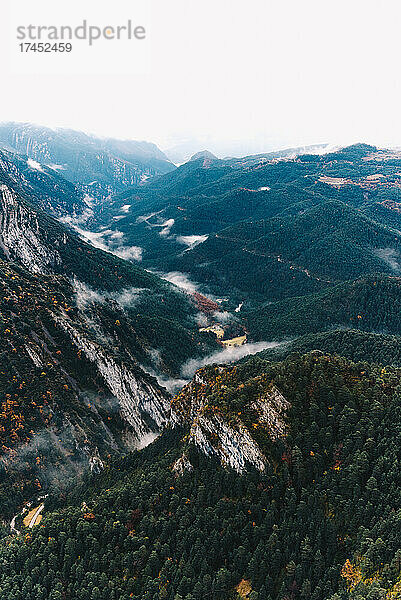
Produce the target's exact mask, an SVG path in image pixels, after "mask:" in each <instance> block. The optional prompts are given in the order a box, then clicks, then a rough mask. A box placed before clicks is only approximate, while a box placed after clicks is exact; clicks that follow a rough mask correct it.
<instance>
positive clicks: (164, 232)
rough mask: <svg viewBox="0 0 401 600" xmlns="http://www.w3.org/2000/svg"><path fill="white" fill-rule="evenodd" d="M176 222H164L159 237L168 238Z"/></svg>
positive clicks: (172, 220) (170, 220)
mask: <svg viewBox="0 0 401 600" xmlns="http://www.w3.org/2000/svg"><path fill="white" fill-rule="evenodd" d="M174 223H175V221H174V219H167V221H164V223H162V224H161V225H160V227H161V228H162V229H161V230H160V232H159V235H161V236H162V237H167V236H168V235H169V233H170V231H171V229H172V227H173V225H174Z"/></svg>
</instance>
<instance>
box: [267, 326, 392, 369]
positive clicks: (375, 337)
mask: <svg viewBox="0 0 401 600" xmlns="http://www.w3.org/2000/svg"><path fill="white" fill-rule="evenodd" d="M312 350H319V351H321V352H324V353H328V354H336V355H337V356H344V357H345V358H348V359H349V360H352V361H354V362H359V361H368V362H371V363H381V364H382V365H391V366H393V367H401V336H399V335H388V334H382V333H371V332H366V331H360V330H357V329H335V330H329V331H323V332H319V333H309V334H306V335H303V336H301V337H299V338H296V339H295V340H293V341H291V342H288V343H286V344H283V345H280V346H278V347H277V348H273V349H271V350H264V351H262V352H259V353H258V356H259V357H260V358H263V359H265V360H283V359H284V358H286V357H287V356H289V355H291V354H293V353H299V354H304V353H305V352H310V351H312Z"/></svg>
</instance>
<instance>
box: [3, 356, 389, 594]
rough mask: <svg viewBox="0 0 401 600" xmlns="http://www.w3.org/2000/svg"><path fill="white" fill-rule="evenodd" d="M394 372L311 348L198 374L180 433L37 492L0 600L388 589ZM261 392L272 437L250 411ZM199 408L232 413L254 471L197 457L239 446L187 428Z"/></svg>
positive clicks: (218, 415) (9, 547) (6, 562)
mask: <svg viewBox="0 0 401 600" xmlns="http://www.w3.org/2000/svg"><path fill="white" fill-rule="evenodd" d="M399 378H400V372H399V370H395V369H390V368H386V369H383V368H382V367H377V366H371V365H368V364H366V363H361V364H354V363H350V362H348V361H346V360H344V359H341V358H335V357H331V356H328V355H320V354H316V353H311V354H308V355H306V356H304V357H296V358H289V359H287V360H286V361H284V362H281V363H269V362H266V361H262V360H260V359H259V360H258V359H252V360H250V361H247V362H246V363H245V364H243V365H240V366H238V367H235V368H233V367H228V368H226V369H220V370H216V369H211V368H209V369H208V370H206V371H202V372H200V373H199V374H198V375H197V379H196V380H195V381H194V383H193V384H191V386H190V387H189V388H187V389H186V390H185V391H183V393H182V394H181V395H180V396H179V397H178V398H177V399H176V400H175V403H176V407H177V409H178V408H180V409H181V411H182V425H181V426H180V427H179V428H175V429H170V430H167V431H166V432H165V433H164V434H163V436H161V437H160V438H159V439H158V440H156V442H155V443H154V444H152V445H150V446H148V447H147V448H145V449H144V450H141V451H140V452H136V453H134V454H131V455H130V456H128V457H127V458H125V459H124V460H119V461H118V462H116V461H112V462H111V464H110V466H109V467H108V468H106V469H105V470H104V471H103V472H102V473H100V474H99V475H96V476H95V475H93V476H92V477H91V478H90V479H89V480H87V481H86V482H85V483H84V484H81V485H80V486H79V487H78V488H77V489H75V490H72V491H71V493H70V494H69V495H68V496H67V497H66V496H65V495H59V496H58V497H55V496H53V497H52V498H51V499H49V500H47V499H45V500H44V501H42V502H43V505H44V510H42V515H44V516H43V520H42V521H41V523H40V527H34V528H33V529H26V528H24V529H23V531H24V533H25V532H26V537H25V538H24V537H23V536H19V537H17V539H10V538H8V540H7V543H6V544H2V546H1V547H0V557H1V560H0V598H1V599H2V600H3V599H4V600H6V598H7V600H8V599H9V598H15V599H17V600H19V599H20V598H21V599H22V598H27V599H29V600H31V599H32V600H33V599H34V598H38V597H39V598H40V597H43V598H57V597H60V596H61V597H64V598H65V599H66V600H69V599H72V598H74V599H75V598H78V599H80V600H81V599H82V600H85V599H86V598H88V599H89V598H91V599H92V598H93V599H99V600H100V599H102V598H104V597H109V598H111V599H117V598H124V599H125V598H130V597H141V598H147V599H148V600H156V599H160V597H165V598H168V599H170V598H171V599H174V598H175V599H178V598H186V599H187V600H189V599H194V598H199V599H206V598H209V597H211V598H215V599H216V600H225V599H227V598H233V599H234V598H238V599H239V598H248V599H250V600H254V599H261V600H262V599H263V600H270V599H271V600H279V599H282V598H286V597H292V598H294V600H302V599H303V598H313V599H316V600H323V599H330V600H337V599H338V598H340V599H342V600H361V599H362V598H363V599H365V598H366V599H367V598H385V597H386V595H387V597H388V598H390V597H394V598H397V595H398V594H399V589H400V564H399V539H400V520H399V501H400V492H399V485H398V469H397V464H398V462H399V460H400V448H399V444H398V443H397V440H398V436H399V434H400V427H401V423H400V410H399V393H398V391H397V390H398V381H399ZM202 386H203V387H202ZM272 393H274V394H275V402H276V400H277V399H281V398H282V399H283V400H281V407H282V408H283V411H282V413H281V414H280V421H279V423H280V427H281V429H280V435H275V431H277V430H274V429H272V428H271V425H270V424H269V420H268V419H266V420H265V422H264V423H263V424H262V423H260V421H259V420H258V414H257V411H258V409H259V408H260V407H261V406H264V405H266V408H267V409H268V410H267V411H266V416H267V417H268V418H269V417H270V416H271V417H272V418H273V419H274V416H275V415H274V413H271V412H270V408H271V406H272V405H271V404H269V402H270V400H269V397H268V395H269V394H270V395H271V394H272ZM266 395H267V396H266ZM276 404H277V403H276ZM199 411H201V413H200V425H199V427H204V424H205V419H206V418H208V419H210V418H211V419H213V420H214V422H223V423H226V424H227V426H226V427H227V429H228V428H229V427H239V426H240V422H241V423H242V424H243V425H242V427H244V428H246V429H247V431H248V434H249V437H250V439H251V441H252V443H253V445H254V447H255V448H258V449H259V451H260V452H261V453H262V454H263V457H264V464H263V468H262V469H261V470H258V469H254V470H251V471H248V472H244V473H243V474H242V475H239V474H238V473H236V472H235V471H234V470H232V469H229V468H226V467H223V466H222V465H221V462H220V458H219V456H218V455H217V453H215V454H214V457H213V456H209V457H207V456H205V451H207V450H208V448H216V449H218V450H219V451H220V452H221V453H222V452H223V450H224V452H225V453H226V454H225V459H226V460H225V462H227V459H229V458H230V457H231V456H232V455H234V454H235V453H236V452H238V448H237V447H236V444H234V445H233V446H232V447H231V448H228V447H227V446H223V447H221V448H220V445H219V438H220V435H221V434H222V432H221V430H220V429H218V430H217V431H216V432H214V431H210V432H208V436H209V437H208V438H207V439H205V438H201V437H200V435H198V436H197V437H196V436H195V435H194V425H192V426H191V423H193V417H196V414H197V413H199ZM270 422H274V421H270ZM191 430H192V433H191ZM202 431H205V430H204V429H203V430H202ZM195 433H196V432H195ZM215 433H216V435H215ZM205 435H206V433H205ZM221 439H222V440H223V441H224V438H221ZM197 442H198V443H197ZM199 442H201V443H202V445H203V447H202V446H201V444H200V443H199ZM40 506H41V505H40ZM35 510H37V509H36V504H35V505H32V511H33V512H34V511H35ZM23 517H24V515H21V516H18V518H17V521H16V527H21V519H22V518H23ZM29 518H31V517H30V516H28V519H29Z"/></svg>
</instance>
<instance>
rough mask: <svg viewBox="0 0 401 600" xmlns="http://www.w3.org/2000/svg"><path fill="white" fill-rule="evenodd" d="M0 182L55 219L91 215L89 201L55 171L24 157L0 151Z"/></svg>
mask: <svg viewBox="0 0 401 600" xmlns="http://www.w3.org/2000/svg"><path fill="white" fill-rule="evenodd" d="M0 181H2V183H7V184H8V185H9V186H10V187H12V188H13V189H14V190H16V191H19V192H20V193H21V194H22V195H25V196H27V197H29V199H30V201H31V202H32V203H33V204H34V205H35V206H37V207H39V208H42V209H43V210H45V211H47V212H49V213H50V214H52V215H54V216H55V217H65V216H67V215H69V216H72V217H77V216H78V215H79V216H80V218H83V216H84V215H85V213H88V214H89V212H90V204H91V199H90V198H89V197H88V196H85V195H84V194H83V193H82V192H81V191H79V190H78V189H77V188H76V186H74V184H72V183H71V182H69V181H67V180H66V179H64V177H62V176H61V175H60V174H59V172H58V171H56V170H54V169H51V168H50V167H47V166H45V165H40V164H39V163H37V162H36V161H34V160H32V159H29V158H27V157H23V156H20V155H18V154H14V153H12V152H6V151H4V150H3V151H0Z"/></svg>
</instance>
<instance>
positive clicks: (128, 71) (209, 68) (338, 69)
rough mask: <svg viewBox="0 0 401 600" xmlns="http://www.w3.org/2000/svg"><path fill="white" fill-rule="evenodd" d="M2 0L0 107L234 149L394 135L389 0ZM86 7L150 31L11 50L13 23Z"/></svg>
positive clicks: (383, 140) (397, 126)
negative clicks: (91, 42) (55, 47)
mask: <svg viewBox="0 0 401 600" xmlns="http://www.w3.org/2000/svg"><path fill="white" fill-rule="evenodd" d="M1 4H2V6H1V9H0V10H1V12H2V13H3V16H2V18H1V20H0V36H1V41H0V51H1V56H2V58H3V61H4V58H5V59H6V68H4V63H3V65H2V78H1V88H2V90H1V94H0V109H1V111H0V120H17V121H32V122H36V123H39V124H43V125H50V126H62V127H64V126H66V127H72V128H76V129H82V130H84V131H89V132H93V133H97V134H100V135H110V136H114V137H123V138H133V139H147V140H151V141H154V142H156V143H158V144H159V145H160V146H161V147H162V148H166V147H169V146H172V145H174V143H175V142H178V141H182V140H184V139H186V138H198V139H200V140H201V142H202V143H203V142H204V145H205V146H206V145H207V144H208V143H209V142H210V144H212V145H213V143H214V144H215V145H216V144H220V145H222V146H224V148H226V147H227V148H228V149H229V148H233V149H235V148H237V147H239V148H240V149H241V150H243V151H244V152H246V151H247V150H249V151H260V150H264V149H265V150H268V149H270V148H271V147H272V146H274V147H282V146H289V145H302V144H310V143H315V142H331V143H348V142H354V141H367V142H371V143H377V144H379V145H401V118H400V114H401V71H400V59H401V51H400V43H399V39H400V24H401V18H400V17H401V2H399V0H384V1H383V0H382V2H380V3H379V2H378V1H374V2H373V1H370V0H348V1H347V2H346V1H343V0H274V1H273V0H247V1H246V0H202V1H198V0H113V1H112V2H104V1H103V2H100V0H68V2H67V0H65V1H64V2H59V1H57V2H56V1H55V0H36V1H35V2H33V1H32V0H18V1H16V0H2V3H1ZM13 7H14V8H13ZM4 11H5V12H4ZM84 18H86V19H87V20H88V21H91V22H92V23H93V24H104V25H108V24H111V25H113V24H118V23H119V22H122V23H124V22H125V21H126V20H127V19H128V18H131V19H132V21H133V22H134V23H135V24H141V25H142V24H143V25H145V26H146V28H147V32H148V33H147V39H146V41H144V42H138V41H136V42H135V41H131V42H121V43H120V42H108V41H103V42H99V45H98V46H94V47H93V48H91V49H87V48H86V47H83V46H82V44H83V43H82V42H78V43H75V46H76V47H75V48H73V52H71V54H70V55H68V56H66V55H64V56H63V57H62V56H61V55H58V56H57V55H54V56H44V55H34V54H33V55H30V56H25V55H21V53H18V43H19V42H18V40H17V39H16V36H15V28H16V26H17V25H27V24H29V23H30V22H31V23H34V24H44V25H46V24H47V25H49V24H66V25H68V24H71V25H79V24H80V23H81V22H82V20H83V19H84ZM111 44H113V46H112V45H111ZM3 61H2V62H3ZM7 65H8V67H7Z"/></svg>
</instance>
